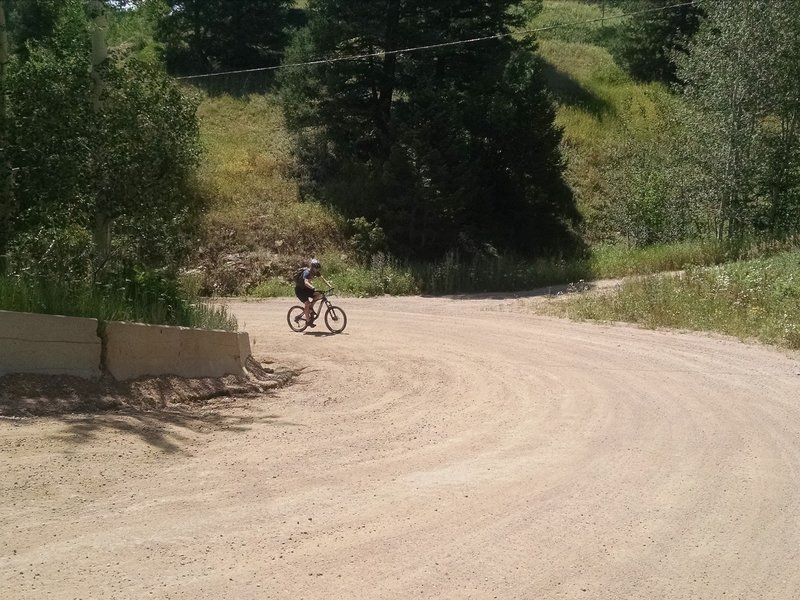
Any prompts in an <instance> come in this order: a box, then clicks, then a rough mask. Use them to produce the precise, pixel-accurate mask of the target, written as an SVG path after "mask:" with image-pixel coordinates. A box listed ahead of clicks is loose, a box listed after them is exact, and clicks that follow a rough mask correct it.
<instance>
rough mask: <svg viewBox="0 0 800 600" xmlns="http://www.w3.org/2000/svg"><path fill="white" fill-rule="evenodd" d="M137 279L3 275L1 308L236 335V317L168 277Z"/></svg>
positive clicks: (145, 274) (143, 274)
mask: <svg viewBox="0 0 800 600" xmlns="http://www.w3.org/2000/svg"><path fill="white" fill-rule="evenodd" d="M131 275H132V278H130V279H122V278H118V279H114V280H108V281H106V282H104V283H98V284H97V285H95V286H90V285H86V284H79V285H69V284H66V283H64V282H62V281H58V280H44V279H38V280H32V279H30V278H20V277H0V310H13V311H21V312H35V313H42V314H55V315H65V316H73V317H90V318H96V319H101V320H106V321H133V322H138V323H152V324H157V325H179V326H184V327H200V328H205V329H222V330H225V331H236V329H237V324H236V319H235V318H234V317H233V316H232V315H230V314H228V312H227V310H226V309H225V307H223V306H215V305H211V304H208V303H206V302H202V301H200V300H198V299H196V298H194V297H192V296H190V295H188V294H186V293H185V292H183V291H182V290H180V289H179V288H178V287H177V286H176V284H175V283H174V281H173V280H172V278H171V276H169V275H168V274H166V273H163V272H161V273H160V272H157V271H141V270H139V271H136V272H134V273H132V274H131Z"/></svg>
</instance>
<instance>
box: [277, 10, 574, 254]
mask: <svg viewBox="0 0 800 600" xmlns="http://www.w3.org/2000/svg"><path fill="white" fill-rule="evenodd" d="M538 4H539V3H536V2H531V3H528V6H527V9H528V10H525V11H515V10H512V9H515V8H518V7H519V5H520V3H519V2H516V1H514V0H504V1H503V2H498V3H493V4H491V5H488V4H475V3H474V2H468V1H466V0H461V1H459V2H452V1H448V2H444V1H443V0H442V1H439V2H421V1H414V2H398V1H397V0H391V1H390V2H388V3H387V4H385V5H384V4H375V3H366V4H365V3H363V2H356V1H352V0H349V1H347V2H334V1H332V0H317V1H316V2H310V3H309V10H310V24H309V28H308V30H307V31H303V32H300V33H299V34H298V35H297V36H296V38H295V40H294V43H293V45H292V47H291V49H290V52H289V53H288V54H287V58H286V60H287V61H292V62H293V61H296V60H301V59H305V58H312V57H315V56H330V57H335V56H340V55H356V54H369V53H374V52H376V51H379V50H382V49H389V50H391V49H394V48H397V47H400V46H409V45H424V44H429V43H437V42H447V41H456V40H462V39H464V38H469V37H477V36H485V35H494V34H498V33H509V32H510V31H511V30H512V29H513V28H515V27H518V26H520V25H522V24H523V23H524V19H525V18H527V16H528V15H529V13H530V11H531V10H535V9H536V8H537V6H538ZM534 48H535V45H534V43H533V41H532V40H530V39H525V40H521V41H517V40H514V39H513V38H511V37H506V38H501V39H496V40H491V41H487V42H485V43H482V44H478V45H456V46H452V47H450V48H447V49H442V50H438V51H436V52H434V53H413V54H406V55H402V56H396V55H386V56H384V57H382V58H380V57H379V58H365V59H363V60H355V61H342V62H336V63H329V64H325V65H320V66H318V67H314V68H309V69H293V70H287V71H286V72H285V75H284V76H283V79H282V84H283V91H282V99H283V102H284V105H285V110H286V115H287V122H288V124H289V126H290V127H291V128H292V130H293V131H295V132H296V133H297V134H298V137H299V155H300V158H301V161H302V163H303V165H304V166H305V168H306V170H305V174H306V176H307V177H308V182H309V184H310V185H309V187H308V188H307V189H308V190H310V191H311V193H313V194H316V195H318V196H319V197H321V198H323V199H325V200H326V201H328V202H330V203H331V204H332V205H334V206H336V207H337V208H338V209H339V210H341V211H342V212H343V214H344V215H345V216H346V217H348V218H356V217H364V218H366V219H367V220H368V221H376V220H379V221H380V223H381V226H382V227H383V230H384V232H385V234H386V237H387V240H388V243H389V248H390V249H391V250H392V251H393V252H395V253H397V254H399V255H402V256H414V257H419V258H423V257H433V256H437V255H441V254H443V253H444V252H445V251H447V250H448V249H450V248H455V247H460V248H462V250H463V251H465V252H469V251H475V250H477V249H479V248H481V247H482V246H483V245H484V244H486V243H490V244H492V245H494V246H496V247H499V248H506V249H514V250H516V251H519V252H522V253H533V252H545V251H553V250H554V249H563V250H564V251H568V250H569V249H571V248H574V246H575V241H576V240H575V239H574V237H573V235H572V231H571V226H572V225H573V224H574V223H576V222H577V221H578V219H579V216H578V213H577V211H576V210H575V207H574V203H573V198H572V195H571V193H570V191H569V189H568V188H567V186H566V185H565V184H564V182H563V179H562V176H561V171H562V164H561V158H560V155H559V151H558V143H559V140H560V133H559V131H558V130H557V129H556V128H555V127H554V126H553V118H554V112H553V107H552V106H551V104H550V102H549V99H548V97H547V95H546V93H545V92H544V86H543V79H542V64H541V61H540V60H539V59H538V57H537V56H536V54H535V52H534V51H533V50H534Z"/></svg>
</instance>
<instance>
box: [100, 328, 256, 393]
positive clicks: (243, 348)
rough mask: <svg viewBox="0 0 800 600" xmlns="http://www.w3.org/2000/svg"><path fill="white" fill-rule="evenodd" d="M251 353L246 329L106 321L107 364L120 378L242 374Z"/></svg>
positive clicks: (116, 376)
mask: <svg viewBox="0 0 800 600" xmlns="http://www.w3.org/2000/svg"><path fill="white" fill-rule="evenodd" d="M249 356H250V338H249V336H248V335H247V334H246V333H238V334H237V333H228V332H226V331H205V330H199V329H187V328H185V327H165V326H161V325H141V324H138V323H114V322H112V323H107V324H106V330H105V366H106V369H108V372H109V373H111V375H112V376H113V377H114V378H115V379H117V380H120V381H122V380H125V379H133V378H136V377H141V376H144V375H178V376H179V377H221V376H223V375H240V376H241V375H244V374H245V373H244V365H245V361H246V360H247V359H248V358H249Z"/></svg>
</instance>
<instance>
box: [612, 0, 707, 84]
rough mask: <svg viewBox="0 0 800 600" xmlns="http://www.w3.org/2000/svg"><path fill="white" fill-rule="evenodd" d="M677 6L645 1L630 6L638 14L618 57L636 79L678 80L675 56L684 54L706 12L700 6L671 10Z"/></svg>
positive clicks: (665, 0) (658, 0)
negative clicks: (679, 53) (678, 53)
mask: <svg viewBox="0 0 800 600" xmlns="http://www.w3.org/2000/svg"><path fill="white" fill-rule="evenodd" d="M674 4H676V2H674V1H672V2H670V1H668V0H645V1H644V2H636V3H629V4H628V5H627V7H628V8H629V9H631V10H633V11H635V12H637V13H638V14H636V15H634V16H633V17H631V21H630V23H629V24H628V25H627V26H626V27H625V28H624V30H623V34H622V40H621V42H620V44H619V47H618V48H617V50H616V54H617V56H618V58H619V60H620V62H622V64H624V65H625V66H626V67H627V69H628V71H630V73H631V75H633V76H634V77H636V78H637V79H640V80H642V81H663V82H665V83H675V82H676V81H677V79H676V76H675V60H674V55H675V53H676V52H685V50H686V46H687V44H688V42H689V40H690V39H691V37H692V36H693V35H694V34H695V32H696V31H697V28H698V27H699V26H700V21H701V19H702V16H703V14H704V13H703V8H702V7H701V6H700V5H699V4H694V5H684V6H678V7H674V8H668V7H670V6H672V5H674ZM659 8H663V9H664V10H657V9H659Z"/></svg>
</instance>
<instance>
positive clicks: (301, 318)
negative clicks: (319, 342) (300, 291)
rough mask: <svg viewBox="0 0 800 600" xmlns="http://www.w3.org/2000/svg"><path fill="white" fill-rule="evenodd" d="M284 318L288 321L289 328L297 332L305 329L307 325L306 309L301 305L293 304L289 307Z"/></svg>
mask: <svg viewBox="0 0 800 600" xmlns="http://www.w3.org/2000/svg"><path fill="white" fill-rule="evenodd" d="M286 320H287V321H288V323H289V328H290V329H291V330H292V331H296V332H297V333H300V332H301V331H305V330H306V327H308V323H306V311H305V309H304V308H303V307H302V306H293V307H292V308H290V309H289V312H288V313H287V314H286Z"/></svg>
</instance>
